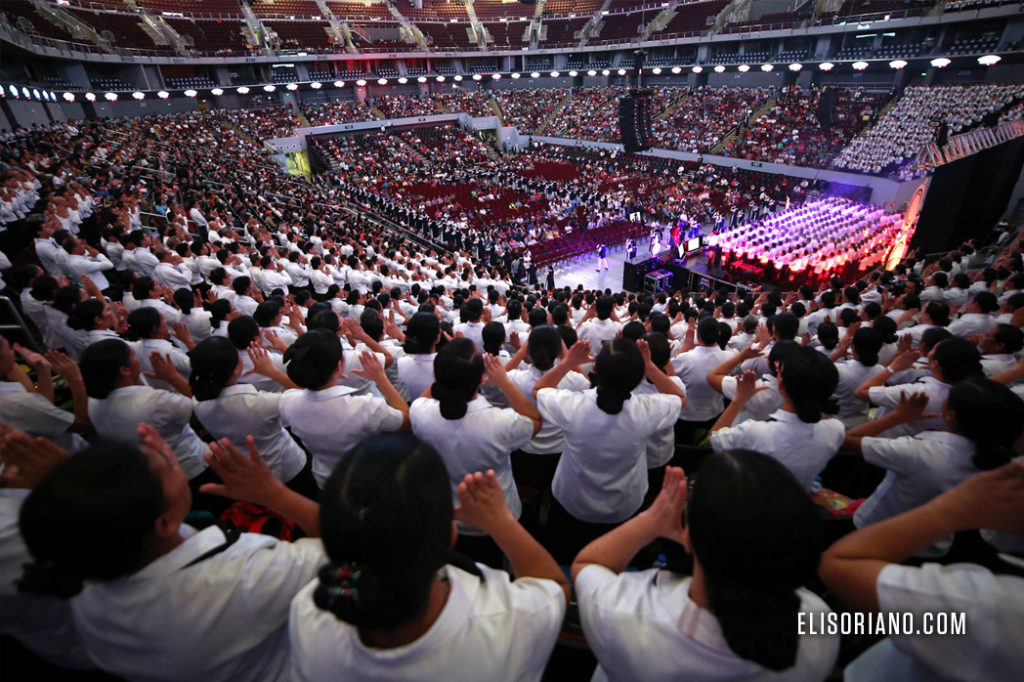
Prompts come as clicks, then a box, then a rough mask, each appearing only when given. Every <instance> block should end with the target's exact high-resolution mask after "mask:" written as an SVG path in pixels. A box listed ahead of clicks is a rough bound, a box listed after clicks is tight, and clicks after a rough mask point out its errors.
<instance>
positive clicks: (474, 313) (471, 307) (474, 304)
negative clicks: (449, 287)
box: [462, 298, 484, 322]
mask: <svg viewBox="0 0 1024 682" xmlns="http://www.w3.org/2000/svg"><path fill="white" fill-rule="evenodd" d="M462 309H463V311H465V313H466V319H467V320H468V321H470V322H477V321H478V320H479V319H480V316H481V315H483V314H484V302H483V301H481V300H480V299H479V298H471V299H469V300H468V301H466V303H465V305H463V306H462Z"/></svg>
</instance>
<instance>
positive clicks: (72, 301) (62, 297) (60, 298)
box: [52, 284, 82, 314]
mask: <svg viewBox="0 0 1024 682" xmlns="http://www.w3.org/2000/svg"><path fill="white" fill-rule="evenodd" d="M81 300H82V290H81V289H79V288H78V287H76V286H75V285H74V284H69V285H67V286H64V287H61V288H59V289H57V291H55V292H54V293H53V304H52V305H53V307H54V309H55V310H59V311H60V312H62V313H65V314H67V313H70V312H71V309H72V308H74V307H75V305H77V304H78V303H79V301H81Z"/></svg>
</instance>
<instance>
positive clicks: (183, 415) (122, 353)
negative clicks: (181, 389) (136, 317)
mask: <svg viewBox="0 0 1024 682" xmlns="http://www.w3.org/2000/svg"><path fill="white" fill-rule="evenodd" d="M159 357H160V356H157V359H156V360H153V364H154V365H155V366H156V367H159V368H160V369H159V371H161V372H163V371H164V370H168V369H169V371H170V372H174V368H173V367H172V366H170V365H169V363H166V362H162V361H161V360H160V359H159ZM79 366H80V368H81V372H82V379H83V381H84V382H85V388H86V391H87V392H88V394H89V420H90V421H91V422H92V425H93V426H94V427H95V428H96V432H97V433H98V434H99V435H100V436H102V437H103V438H109V439H111V440H117V441H124V442H129V443H137V442H138V436H137V435H136V430H137V428H138V426H139V424H142V423H146V424H150V425H151V426H153V427H154V428H155V429H156V430H157V432H158V433H159V434H160V436H161V437H162V438H163V439H164V440H166V441H167V442H168V444H169V445H170V447H171V448H172V449H173V450H174V453H175V456H176V457H177V459H178V462H179V463H180V465H181V468H182V470H183V471H184V472H185V474H186V475H187V476H188V478H189V481H190V482H191V483H192V487H193V489H194V491H198V488H199V486H200V485H202V484H203V483H205V482H207V481H208V480H211V479H210V477H209V476H208V475H207V474H208V472H207V468H206V462H205V461H204V459H203V454H204V453H205V452H206V445H205V444H204V443H203V441H201V440H200V439H199V436H197V435H196V432H195V431H193V430H192V427H191V426H190V425H189V420H190V419H191V418H192V398H191V397H189V396H188V395H187V393H188V389H187V384H185V380H184V378H183V377H180V376H179V377H178V378H179V379H180V381H181V383H182V384H185V386H186V390H185V393H175V392H171V391H161V390H159V389H155V388H151V387H149V386H146V385H145V384H144V383H143V380H142V370H141V365H140V364H139V359H138V357H137V356H136V355H135V353H134V352H133V351H132V349H131V347H130V346H129V345H128V344H126V343H125V342H124V341H121V340H120V339H105V340H103V341H99V342H97V343H94V344H92V345H91V346H89V347H88V348H86V349H85V352H84V353H82V360H81V362H80V363H79ZM161 376H166V374H164V373H162V374H161Z"/></svg>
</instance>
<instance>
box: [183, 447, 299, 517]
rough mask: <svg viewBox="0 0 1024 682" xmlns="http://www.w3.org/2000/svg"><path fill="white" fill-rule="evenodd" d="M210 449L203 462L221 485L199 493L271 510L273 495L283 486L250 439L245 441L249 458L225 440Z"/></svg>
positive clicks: (208, 484) (215, 485) (200, 490)
mask: <svg viewBox="0 0 1024 682" xmlns="http://www.w3.org/2000/svg"><path fill="white" fill-rule="evenodd" d="M209 445H210V451H209V452H208V453H206V455H205V458H206V462H207V463H208V464H209V465H210V468H211V469H213V471H214V473H215V474H217V475H218V476H219V477H220V480H221V481H222V483H207V484H205V485H203V486H202V487H200V488H199V492H203V493H209V494H212V495H220V496H221V497H230V498H231V499H234V500H247V501H249V502H255V503H256V504H260V505H263V506H266V507H269V506H272V503H273V500H274V497H275V495H276V494H277V493H278V492H279V491H280V488H281V487H282V486H283V485H284V484H283V483H281V481H279V480H278V479H277V478H275V477H274V474H273V472H272V471H271V470H270V467H268V466H267V463H266V462H265V461H263V458H262V457H260V453H259V450H257V449H256V441H255V440H253V437H252V436H246V438H245V445H246V448H247V449H248V450H249V454H248V456H246V455H243V454H242V453H241V452H240V451H239V450H238V448H237V447H235V445H234V443H232V442H231V441H229V440H228V439H227V438H222V439H221V440H220V441H219V442H216V441H214V442H211V443H210V444H209Z"/></svg>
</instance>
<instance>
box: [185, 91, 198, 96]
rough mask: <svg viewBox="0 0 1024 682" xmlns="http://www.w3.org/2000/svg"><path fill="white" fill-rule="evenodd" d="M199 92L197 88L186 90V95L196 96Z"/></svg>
mask: <svg viewBox="0 0 1024 682" xmlns="http://www.w3.org/2000/svg"><path fill="white" fill-rule="evenodd" d="M198 94H199V93H198V92H196V91H195V90H186V91H185V97H195V96H196V95H198Z"/></svg>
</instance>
